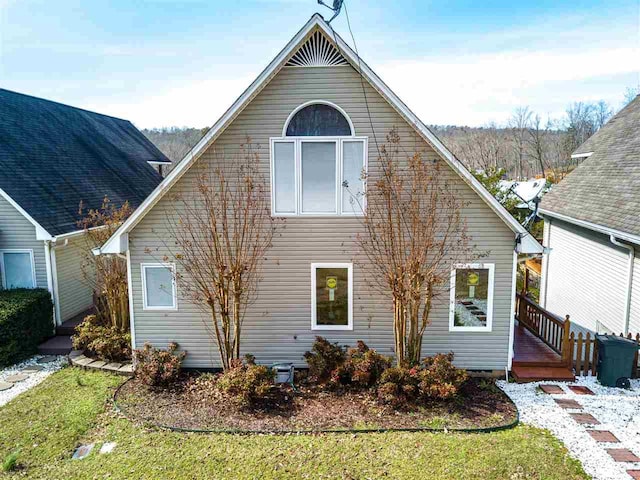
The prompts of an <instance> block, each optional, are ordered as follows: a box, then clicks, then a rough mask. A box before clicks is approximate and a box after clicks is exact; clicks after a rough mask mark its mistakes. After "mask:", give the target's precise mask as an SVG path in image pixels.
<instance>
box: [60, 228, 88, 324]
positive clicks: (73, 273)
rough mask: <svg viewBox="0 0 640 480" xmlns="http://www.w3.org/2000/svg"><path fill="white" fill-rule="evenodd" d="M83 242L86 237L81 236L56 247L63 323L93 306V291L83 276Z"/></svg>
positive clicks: (61, 242)
mask: <svg viewBox="0 0 640 480" xmlns="http://www.w3.org/2000/svg"><path fill="white" fill-rule="evenodd" d="M83 242H85V239H84V235H81V236H80V237H75V238H73V239H70V240H69V242H68V243H67V244H66V245H64V242H63V241H60V243H59V245H57V246H56V247H55V252H56V270H57V274H58V299H59V301H60V317H61V318H62V321H65V320H68V319H70V318H71V317H73V316H74V315H77V314H78V313H81V312H84V311H85V310H87V309H88V308H89V307H91V305H92V304H93V290H92V288H91V286H90V284H89V283H88V282H87V281H86V280H85V279H84V278H83V275H82V268H81V265H82V258H83V256H82V249H83Z"/></svg>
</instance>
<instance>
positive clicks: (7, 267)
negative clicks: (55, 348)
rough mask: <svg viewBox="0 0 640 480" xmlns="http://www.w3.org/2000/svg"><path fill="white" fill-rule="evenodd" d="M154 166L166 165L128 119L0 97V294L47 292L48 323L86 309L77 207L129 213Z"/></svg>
mask: <svg viewBox="0 0 640 480" xmlns="http://www.w3.org/2000/svg"><path fill="white" fill-rule="evenodd" d="M157 163H162V164H165V163H169V160H168V159H167V158H166V157H165V156H164V155H163V154H162V153H161V152H160V151H159V150H158V149H157V148H156V147H155V146H154V145H153V144H152V143H151V142H150V141H149V140H147V139H146V137H145V136H144V135H142V133H141V132H139V131H138V130H137V129H136V128H135V127H134V126H133V125H132V124H131V123H130V122H128V121H127V120H121V119H118V118H113V117H109V116H106V115H101V114H99V113H94V112H89V111H86V110H81V109H79V108H74V107H70V106H67V105H62V104H60V103H56V102H51V101H48V100H44V99H41V98H35V97H31V96H28V95H23V94H20V93H15V92H11V91H8V90H3V89H0V164H2V170H1V171H0V273H1V275H0V276H1V283H0V287H1V288H18V287H26V288H33V287H41V288H46V289H48V290H49V291H50V292H51V294H52V297H53V300H54V305H55V311H54V317H55V322H56V324H57V325H59V324H60V323H61V322H63V321H65V320H67V319H69V318H71V317H73V316H74V315H77V314H79V313H81V312H83V311H85V310H87V309H88V308H89V307H91V305H92V291H91V288H90V286H89V285H88V283H87V282H86V281H85V280H84V279H83V276H82V272H81V268H80V265H81V263H82V255H81V247H82V245H81V242H83V241H85V235H84V232H83V231H82V230H80V227H79V226H78V220H80V219H81V217H82V215H80V214H79V207H80V202H82V203H83V206H84V208H85V214H86V210H87V209H91V208H99V207H100V206H101V204H102V201H103V199H104V197H105V196H108V197H109V199H110V200H111V201H112V202H113V203H114V204H115V205H121V204H122V203H124V202H125V201H129V203H130V204H131V206H132V207H133V208H135V207H137V206H138V205H140V204H141V203H142V201H143V200H144V199H145V197H146V196H147V195H148V194H149V193H150V192H151V191H152V190H153V189H154V188H155V187H156V186H157V185H158V184H159V183H160V181H161V180H162V178H161V177H160V175H158V173H157V172H156V171H155V170H154V169H153V168H152V166H151V165H149V164H157Z"/></svg>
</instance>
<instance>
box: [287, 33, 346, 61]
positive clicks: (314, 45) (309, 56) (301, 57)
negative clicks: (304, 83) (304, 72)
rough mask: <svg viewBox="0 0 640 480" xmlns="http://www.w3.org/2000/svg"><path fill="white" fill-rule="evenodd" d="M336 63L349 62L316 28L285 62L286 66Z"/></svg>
mask: <svg viewBox="0 0 640 480" xmlns="http://www.w3.org/2000/svg"><path fill="white" fill-rule="evenodd" d="M337 65H349V62H347V59H346V58H344V57H343V56H342V54H341V53H340V51H339V50H338V49H337V48H336V47H335V46H334V45H333V44H332V43H331V42H330V41H329V39H328V38H327V37H325V36H324V35H323V34H322V33H320V31H319V30H316V31H315V32H314V33H313V34H312V35H311V36H310V37H309V39H308V40H307V41H306V42H304V43H303V44H302V45H301V46H300V48H299V49H298V51H297V52H296V53H295V54H294V55H293V57H291V58H290V59H289V61H288V62H287V63H286V64H285V66H286V67H334V66H337Z"/></svg>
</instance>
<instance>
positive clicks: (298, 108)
mask: <svg viewBox="0 0 640 480" xmlns="http://www.w3.org/2000/svg"><path fill="white" fill-rule="evenodd" d="M318 104H320V105H328V106H329V107H332V108H335V109H336V110H337V111H339V112H340V113H341V114H342V116H343V117H344V118H345V119H346V120H347V123H348V124H349V129H350V130H351V135H350V136H352V137H353V136H355V134H356V129H355V128H354V126H353V122H352V121H351V118H350V117H349V115H347V112H345V111H344V110H343V109H342V107H339V106H338V105H336V104H335V103H331V102H328V101H326V100H310V101H308V102H304V103H303V104H301V105H298V106H297V107H296V108H294V109H293V111H292V112H291V113H290V114H289V116H288V117H287V120H286V122H284V127H282V136H283V137H286V136H287V128H289V123H290V122H291V119H292V118H293V116H294V115H295V114H296V113H298V112H299V111H300V110H302V109H303V108H304V107H308V106H309V105H318ZM290 138H297V137H290Z"/></svg>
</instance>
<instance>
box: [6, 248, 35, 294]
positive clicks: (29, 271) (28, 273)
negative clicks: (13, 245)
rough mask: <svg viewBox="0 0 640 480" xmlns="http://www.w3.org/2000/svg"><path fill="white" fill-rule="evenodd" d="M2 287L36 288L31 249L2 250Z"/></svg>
mask: <svg viewBox="0 0 640 480" xmlns="http://www.w3.org/2000/svg"><path fill="white" fill-rule="evenodd" d="M0 270H1V271H2V288H5V289H12V288H35V287H36V277H35V273H34V264H33V252H32V251H31V250H0Z"/></svg>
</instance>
